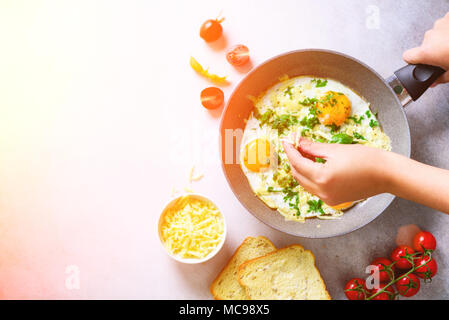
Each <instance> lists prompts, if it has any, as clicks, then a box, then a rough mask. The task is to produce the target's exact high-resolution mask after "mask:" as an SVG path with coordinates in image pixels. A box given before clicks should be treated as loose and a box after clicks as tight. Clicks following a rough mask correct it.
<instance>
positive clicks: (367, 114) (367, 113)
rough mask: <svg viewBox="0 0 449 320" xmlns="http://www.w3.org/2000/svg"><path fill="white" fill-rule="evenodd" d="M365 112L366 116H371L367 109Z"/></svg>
mask: <svg viewBox="0 0 449 320" xmlns="http://www.w3.org/2000/svg"><path fill="white" fill-rule="evenodd" d="M365 114H366V116H367V117H368V118H371V111H369V110H367V111H366V112H365Z"/></svg>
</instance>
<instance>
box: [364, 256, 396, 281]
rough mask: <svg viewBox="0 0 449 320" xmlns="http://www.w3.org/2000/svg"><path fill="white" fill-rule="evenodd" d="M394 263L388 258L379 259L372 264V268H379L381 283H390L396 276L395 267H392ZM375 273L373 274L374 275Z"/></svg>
mask: <svg viewBox="0 0 449 320" xmlns="http://www.w3.org/2000/svg"><path fill="white" fill-rule="evenodd" d="M391 264H392V262H391V261H390V260H389V259H387V258H377V259H375V260H374V261H373V262H371V263H370V265H372V266H377V267H379V282H388V281H390V280H391V278H393V275H394V270H395V268H394V265H392V266H391V267H390V265H391ZM373 273H374V271H372V272H371V274H373Z"/></svg>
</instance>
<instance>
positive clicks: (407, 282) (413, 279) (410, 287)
mask: <svg viewBox="0 0 449 320" xmlns="http://www.w3.org/2000/svg"><path fill="white" fill-rule="evenodd" d="M395 285H396V289H397V290H398V292H399V294H400V295H401V296H404V297H411V296H414V295H415V294H417V293H418V291H419V288H420V286H421V284H420V282H419V279H418V277H417V276H415V275H414V274H413V273H410V274H409V275H407V276H405V277H403V276H400V277H399V280H398V282H396V283H395Z"/></svg>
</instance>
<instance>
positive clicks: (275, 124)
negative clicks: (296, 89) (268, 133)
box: [269, 114, 298, 135]
mask: <svg viewBox="0 0 449 320" xmlns="http://www.w3.org/2000/svg"><path fill="white" fill-rule="evenodd" d="M297 123H298V118H297V117H295V116H293V115H291V114H283V115H281V116H275V118H274V120H273V121H271V122H270V123H269V125H271V127H272V128H273V129H276V130H278V133H279V135H281V134H283V133H284V130H286V129H288V127H290V126H292V125H295V124H297Z"/></svg>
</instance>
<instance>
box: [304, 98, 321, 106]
mask: <svg viewBox="0 0 449 320" xmlns="http://www.w3.org/2000/svg"><path fill="white" fill-rule="evenodd" d="M317 102H318V99H316V98H305V99H304V100H303V101H299V104H302V105H303V106H306V107H307V106H311V105H314V104H316V103H317Z"/></svg>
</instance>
